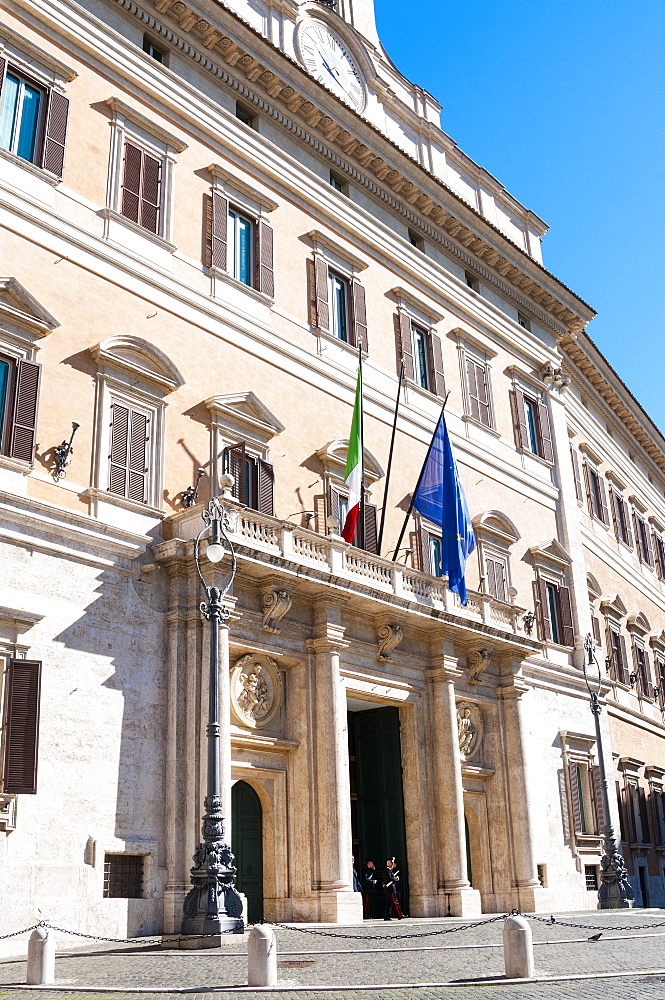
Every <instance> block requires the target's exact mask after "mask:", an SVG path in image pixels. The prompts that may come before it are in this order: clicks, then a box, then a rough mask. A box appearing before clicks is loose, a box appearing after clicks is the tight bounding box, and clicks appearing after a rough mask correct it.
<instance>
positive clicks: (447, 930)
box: [265, 913, 508, 941]
mask: <svg viewBox="0 0 665 1000" xmlns="http://www.w3.org/2000/svg"><path fill="white" fill-rule="evenodd" d="M507 916H508V914H507V913H500V914H499V916H498V917H489V918H488V919H487V920H476V921H474V922H473V923H472V924H460V925H459V926H458V927H437V929H436V930H435V931H414V932H413V933H412V934H400V935H399V938H395V937H394V936H393V935H386V934H378V935H376V936H375V937H374V938H373V940H376V939H377V938H378V939H381V938H388V937H389V938H390V940H393V941H395V940H399V941H406V940H408V939H410V938H427V937H436V936H437V935H438V934H455V933H456V932H457V931H468V930H469V929H470V928H472V927H485V926H486V925H487V924H495V923H497V921H499V920H505V919H506V917H507ZM265 923H268V921H265ZM271 926H272V927H279V928H280V929H281V930H285V931H299V932H300V933H301V934H314V935H316V936H318V937H330V938H345V939H346V940H348V939H351V940H358V941H366V940H367V937H366V935H363V936H362V937H360V936H359V935H358V934H338V933H337V932H336V931H318V930H315V929H314V928H313V927H311V928H310V927H292V926H291V925H290V924H271ZM377 930H379V928H377Z"/></svg>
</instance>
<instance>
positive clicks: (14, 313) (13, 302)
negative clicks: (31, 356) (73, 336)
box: [0, 277, 60, 337]
mask: <svg viewBox="0 0 665 1000" xmlns="http://www.w3.org/2000/svg"><path fill="white" fill-rule="evenodd" d="M0 317H1V318H2V320H3V321H4V323H3V325H5V324H7V325H8V326H10V327H13V328H14V329H15V330H16V331H17V332H19V333H20V332H22V331H26V332H28V333H31V334H33V336H36V337H45V336H46V335H47V334H49V333H51V331H52V330H55V329H57V327H59V326H60V323H59V322H58V320H57V319H56V318H55V316H52V315H51V313H50V312H49V311H48V309H46V308H45V307H44V306H43V305H42V304H41V302H39V301H38V300H37V299H36V298H35V297H34V295H31V294H30V292H29V291H28V290H27V288H25V287H24V286H23V285H22V284H21V282H20V281H17V280H16V278H14V277H6V278H0Z"/></svg>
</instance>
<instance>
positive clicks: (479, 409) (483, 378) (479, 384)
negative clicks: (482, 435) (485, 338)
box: [466, 357, 492, 427]
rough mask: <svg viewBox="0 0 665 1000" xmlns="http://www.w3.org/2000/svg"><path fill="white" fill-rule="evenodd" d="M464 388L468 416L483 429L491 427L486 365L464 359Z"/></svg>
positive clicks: (470, 359)
mask: <svg viewBox="0 0 665 1000" xmlns="http://www.w3.org/2000/svg"><path fill="white" fill-rule="evenodd" d="M466 386H467V405H468V412H469V416H471V417H472V418H473V419H474V420H477V421H478V423H479V424H482V425H483V426H484V427H491V426H492V413H491V410H490V396H489V377H488V372H487V365H485V364H482V363H481V362H479V361H475V360H474V359H473V358H469V357H467V358H466Z"/></svg>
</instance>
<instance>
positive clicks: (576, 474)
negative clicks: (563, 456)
mask: <svg viewBox="0 0 665 1000" xmlns="http://www.w3.org/2000/svg"><path fill="white" fill-rule="evenodd" d="M570 460H571V462H572V464H573V479H574V481H575V496H576V497H577V499H578V500H579V501H580V503H581V502H582V501H583V500H584V494H583V493H582V480H581V479H580V461H579V459H578V457H577V451H576V450H575V448H573V446H572V444H571V446H570Z"/></svg>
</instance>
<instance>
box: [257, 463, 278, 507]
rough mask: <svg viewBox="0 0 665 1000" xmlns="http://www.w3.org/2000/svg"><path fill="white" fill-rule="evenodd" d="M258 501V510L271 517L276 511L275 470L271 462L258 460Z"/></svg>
mask: <svg viewBox="0 0 665 1000" xmlns="http://www.w3.org/2000/svg"><path fill="white" fill-rule="evenodd" d="M256 464H257V491H256V492H257V501H258V510H259V511H260V512H261V513H262V514H269V515H270V516H271V517H272V515H273V514H274V512H275V509H274V491H275V470H274V468H273V466H272V465H271V464H270V462H265V461H264V460H263V459H262V458H259V459H257V463H256Z"/></svg>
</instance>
